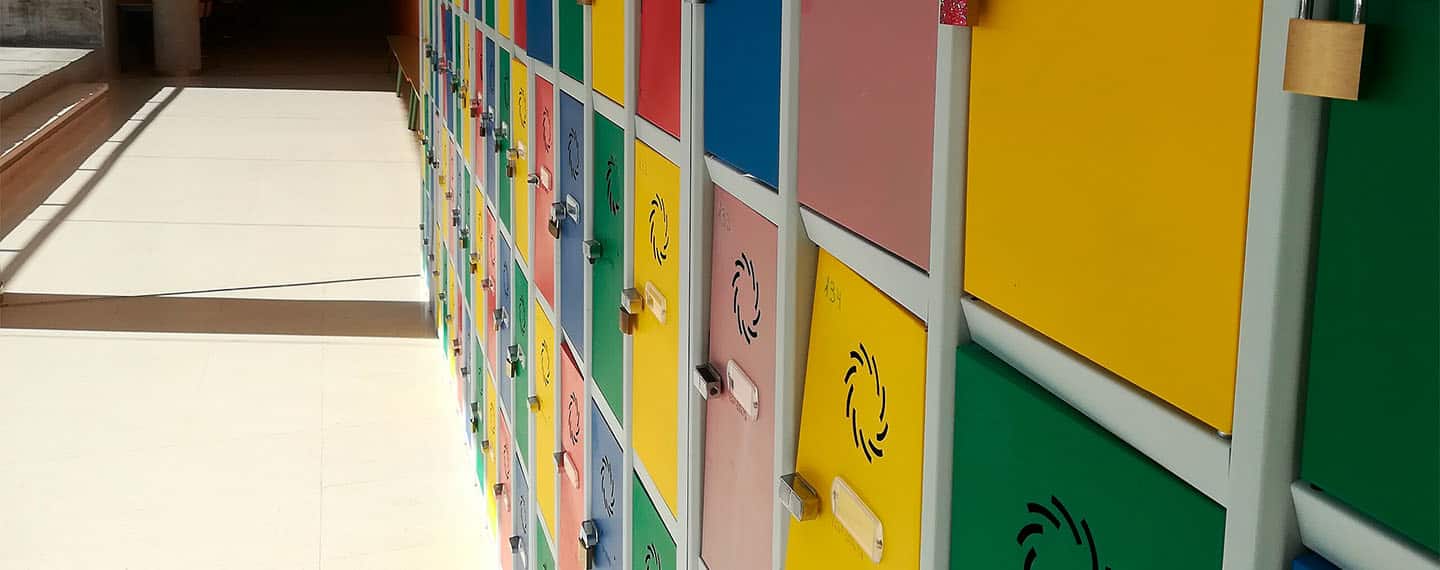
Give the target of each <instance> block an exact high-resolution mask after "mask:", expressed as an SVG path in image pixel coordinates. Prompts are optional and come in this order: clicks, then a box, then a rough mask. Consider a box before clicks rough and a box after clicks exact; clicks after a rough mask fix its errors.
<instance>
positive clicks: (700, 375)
mask: <svg viewBox="0 0 1440 570" xmlns="http://www.w3.org/2000/svg"><path fill="white" fill-rule="evenodd" d="M690 384H691V385H692V386H694V387H695V391H696V392H698V393H699V394H700V399H702V400H709V399H710V398H713V397H715V396H718V395H720V388H721V386H722V385H723V384H721V382H720V373H719V372H716V371H715V367H714V366H712V365H711V364H710V363H709V362H706V363H704V364H701V365H699V366H696V367H695V372H694V373H693V374H691V375H690Z"/></svg>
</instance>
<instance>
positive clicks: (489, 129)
mask: <svg viewBox="0 0 1440 570" xmlns="http://www.w3.org/2000/svg"><path fill="white" fill-rule="evenodd" d="M486 4H487V5H489V4H490V3H489V2H486ZM495 83H496V81H495V42H494V41H492V40H490V39H489V38H486V39H485V123H486V125H485V126H486V129H485V131H486V132H485V148H484V150H483V151H482V152H483V153H484V154H485V194H486V195H488V196H490V202H492V203H493V204H494V205H495V206H499V205H500V185H499V183H498V182H497V181H496V177H497V176H498V174H499V171H498V170H496V169H495V155H496V152H497V149H498V148H499V144H500V139H499V138H498V137H499V133H498V132H496V130H497V129H498V128H499V125H500V123H501V121H500V119H499V118H498V117H499V115H497V114H496V112H497V111H496V108H495V105H497V104H498V103H497V100H496V99H495Z"/></svg>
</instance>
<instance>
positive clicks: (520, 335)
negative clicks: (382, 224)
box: [510, 260, 535, 468]
mask: <svg viewBox="0 0 1440 570" xmlns="http://www.w3.org/2000/svg"><path fill="white" fill-rule="evenodd" d="M514 271H515V291H514V295H515V304H514V305H512V307H513V310H514V317H513V319H514V324H515V328H514V334H515V336H514V338H513V340H511V341H510V342H511V347H512V350H513V352H512V356H511V361H510V372H511V373H512V374H511V378H512V379H513V380H514V381H515V386H514V389H515V401H516V402H518V403H519V404H520V405H518V406H516V407H515V425H514V428H515V445H516V447H517V448H518V449H519V450H520V455H521V456H522V457H524V458H525V465H526V467H527V468H528V467H529V466H530V465H534V464H535V462H534V461H531V457H532V456H531V455H530V414H531V413H532V412H533V411H534V408H533V406H531V405H530V396H532V395H534V394H533V390H534V387H533V386H531V385H530V369H531V365H530V363H531V362H534V357H533V355H532V354H531V352H530V350H531V348H530V341H531V338H530V332H531V330H530V329H531V327H530V281H529V280H528V279H526V278H525V274H524V273H523V272H522V271H521V269H520V261H519V260H516V261H515V265H514Z"/></svg>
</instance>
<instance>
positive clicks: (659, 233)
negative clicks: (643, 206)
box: [650, 194, 670, 265]
mask: <svg viewBox="0 0 1440 570" xmlns="http://www.w3.org/2000/svg"><path fill="white" fill-rule="evenodd" d="M650 254H651V255H654V256H655V263H659V264H661V265H664V264H665V260H666V259H669V257H670V213H669V212H667V211H666V209H665V200H664V199H663V198H661V197H660V195H659V194H656V195H655V196H654V197H652V198H650Z"/></svg>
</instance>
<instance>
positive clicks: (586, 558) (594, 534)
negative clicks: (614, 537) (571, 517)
mask: <svg viewBox="0 0 1440 570" xmlns="http://www.w3.org/2000/svg"><path fill="white" fill-rule="evenodd" d="M597 546H600V527H599V526H598V525H596V524H595V520H594V519H591V520H587V521H585V522H582V523H580V567H581V568H587V569H588V568H590V567H592V566H593V565H594V562H595V547H597Z"/></svg>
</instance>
